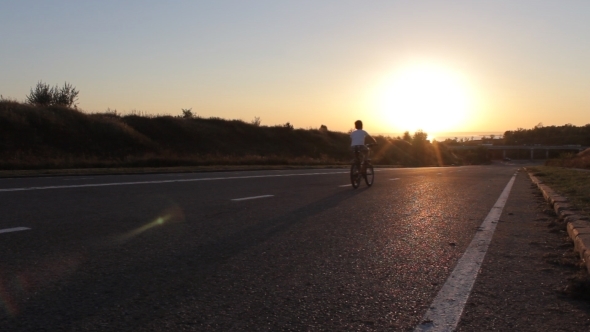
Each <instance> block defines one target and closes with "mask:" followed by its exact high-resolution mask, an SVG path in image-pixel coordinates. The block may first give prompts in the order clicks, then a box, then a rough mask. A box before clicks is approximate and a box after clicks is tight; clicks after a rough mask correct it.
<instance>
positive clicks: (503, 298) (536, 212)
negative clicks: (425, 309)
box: [457, 171, 590, 331]
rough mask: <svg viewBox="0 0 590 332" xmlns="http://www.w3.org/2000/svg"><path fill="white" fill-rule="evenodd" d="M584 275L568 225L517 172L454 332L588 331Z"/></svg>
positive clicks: (589, 312)
mask: <svg viewBox="0 0 590 332" xmlns="http://www.w3.org/2000/svg"><path fill="white" fill-rule="evenodd" d="M583 278H587V271H586V270H585V269H584V268H582V266H581V265H580V260H579V258H578V256H577V254H576V253H575V252H574V251H573V243H572V241H571V240H570V239H569V237H568V235H567V232H566V228H565V227H564V224H563V223H562V222H558V220H557V216H556V215H555V213H554V212H553V210H551V209H550V208H549V206H548V205H547V203H546V201H545V200H544V198H543V196H542V194H541V192H540V191H539V190H538V189H537V187H536V186H535V185H534V184H532V182H531V180H530V179H529V177H528V175H527V174H526V172H524V171H520V172H519V174H518V176H517V178H516V181H515V183H514V187H513V189H512V192H511V194H510V197H509V199H508V202H507V204H506V206H505V208H504V211H503V213H502V216H501V217H500V220H499V224H498V226H497V229H496V233H495V234H494V238H493V239H492V242H491V244H490V247H489V249H488V253H487V255H486V258H485V260H484V263H483V265H482V268H481V270H480V273H479V275H478V278H477V280H476V282H475V285H474V287H473V290H472V293H471V296H470V297H469V299H468V301H467V304H466V306H465V309H464V312H463V315H462V318H461V321H460V323H459V325H458V327H457V331H494V330H497V331H510V330H516V331H588V330H589V329H590V302H589V301H587V300H582V299H575V298H574V297H573V296H572V294H575V291H576V290H575V289H573V281H574V280H576V279H583Z"/></svg>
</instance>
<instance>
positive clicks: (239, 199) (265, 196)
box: [232, 195, 274, 202]
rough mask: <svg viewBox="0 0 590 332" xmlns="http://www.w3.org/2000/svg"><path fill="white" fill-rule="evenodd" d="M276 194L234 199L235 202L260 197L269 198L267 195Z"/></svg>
mask: <svg viewBox="0 0 590 332" xmlns="http://www.w3.org/2000/svg"><path fill="white" fill-rule="evenodd" d="M273 196H274V195H261V196H252V197H244V198H234V199H232V201H233V202H237V201H247V200H250V199H259V198H267V197H273Z"/></svg>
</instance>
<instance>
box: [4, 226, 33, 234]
mask: <svg viewBox="0 0 590 332" xmlns="http://www.w3.org/2000/svg"><path fill="white" fill-rule="evenodd" d="M29 229H30V228H28V227H14V228H4V229H0V233H11V232H20V231H28V230H29Z"/></svg>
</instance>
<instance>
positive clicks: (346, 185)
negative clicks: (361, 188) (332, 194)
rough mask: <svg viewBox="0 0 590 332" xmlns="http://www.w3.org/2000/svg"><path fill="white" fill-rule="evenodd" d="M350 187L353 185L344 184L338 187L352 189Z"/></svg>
mask: <svg viewBox="0 0 590 332" xmlns="http://www.w3.org/2000/svg"><path fill="white" fill-rule="evenodd" d="M350 186H352V184H343V185H341V186H338V187H340V188H342V187H350Z"/></svg>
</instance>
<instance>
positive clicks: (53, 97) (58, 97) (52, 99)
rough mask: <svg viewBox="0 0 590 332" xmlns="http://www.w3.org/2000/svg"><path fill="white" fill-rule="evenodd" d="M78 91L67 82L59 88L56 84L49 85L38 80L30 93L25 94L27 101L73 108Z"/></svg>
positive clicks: (35, 103)
mask: <svg viewBox="0 0 590 332" xmlns="http://www.w3.org/2000/svg"><path fill="white" fill-rule="evenodd" d="M79 93H80V92H79V91H78V90H76V88H74V87H73V86H72V85H71V84H69V83H67V82H66V83H64V85H63V87H61V89H60V88H59V87H58V86H57V85H56V86H54V87H50V86H49V84H47V83H43V82H41V81H39V83H37V86H35V89H34V90H33V89H31V93H30V94H29V95H28V96H27V102H28V103H29V104H34V105H41V106H49V105H56V106H65V107H74V108H75V107H76V104H75V103H76V100H77V99H78V94H79Z"/></svg>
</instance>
